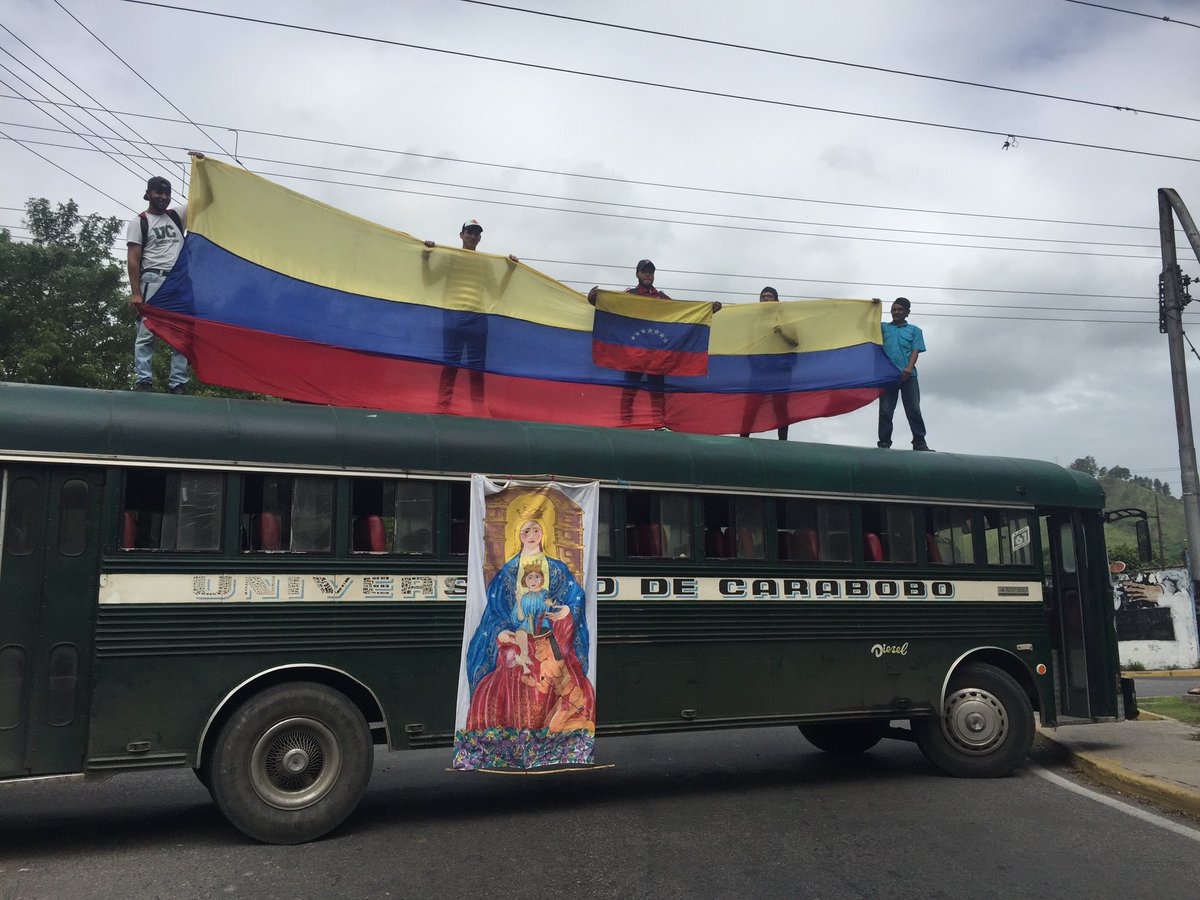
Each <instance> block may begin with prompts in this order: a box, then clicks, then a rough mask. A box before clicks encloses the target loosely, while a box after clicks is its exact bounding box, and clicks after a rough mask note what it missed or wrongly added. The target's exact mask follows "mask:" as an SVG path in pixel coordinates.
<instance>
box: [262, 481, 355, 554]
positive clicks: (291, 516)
mask: <svg viewBox="0 0 1200 900" xmlns="http://www.w3.org/2000/svg"><path fill="white" fill-rule="evenodd" d="M242 484H243V490H242V523H241V524H242V530H243V533H244V534H245V535H246V536H247V537H248V538H249V544H250V546H249V550H250V551H251V552H254V553H269V552H277V551H290V552H293V553H329V552H331V551H332V550H333V497H334V481H333V479H332V478H325V477H318V476H312V475H259V474H247V475H245V476H244V477H243V479H242Z"/></svg>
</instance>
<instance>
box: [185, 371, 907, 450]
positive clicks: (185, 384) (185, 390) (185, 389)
mask: <svg viewBox="0 0 1200 900" xmlns="http://www.w3.org/2000/svg"><path fill="white" fill-rule="evenodd" d="M167 393H168V394H186V393H187V385H186V384H173V385H171V386H170V387H169V388H167ZM925 449H927V450H928V449H929V448H928V447H926V448H925Z"/></svg>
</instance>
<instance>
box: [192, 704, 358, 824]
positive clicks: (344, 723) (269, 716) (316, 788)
mask: <svg viewBox="0 0 1200 900" xmlns="http://www.w3.org/2000/svg"><path fill="white" fill-rule="evenodd" d="M372 758H373V747H372V743H371V730H370V728H369V726H368V725H367V721H366V719H365V718H363V714H362V712H361V711H360V710H359V709H358V707H357V706H355V705H354V704H353V703H352V702H350V700H349V699H347V697H346V696H345V695H344V694H342V693H341V692H339V691H336V690H334V689H332V688H329V687H326V686H325V685H321V684H314V683H307V682H301V683H296V684H283V685H278V686H276V687H272V688H268V689H267V690H265V691H263V692H262V693H260V694H256V695H255V696H253V697H251V698H250V699H249V700H247V701H246V702H245V703H244V704H242V706H240V707H239V708H238V709H237V711H236V712H235V713H234V714H233V716H232V717H231V718H230V719H229V721H228V722H226V723H225V726H224V727H223V728H222V729H221V733H220V736H219V737H218V738H217V743H216V746H215V747H214V750H213V759H212V765H211V767H210V768H209V770H208V774H209V782H210V787H211V790H212V795H213V799H214V800H215V801H216V803H217V806H218V807H219V808H220V809H221V812H222V813H224V814H225V817H226V818H227V819H229V821H230V822H231V823H232V824H233V825H234V826H235V827H237V828H238V829H239V830H240V831H242V832H243V833H245V834H247V835H249V836H250V837H252V838H255V839H257V840H260V841H264V842H266V843H270V844H300V843H303V842H305V841H311V840H313V839H315V838H318V837H320V836H321V835H323V834H325V833H327V832H329V831H331V830H333V829H334V828H336V827H337V826H338V825H340V824H341V822H342V821H343V820H344V819H345V818H346V816H348V815H350V813H351V812H352V811H353V810H354V807H355V806H357V805H358V801H359V799H360V798H361V797H362V794H363V791H365V790H366V787H367V781H368V779H369V778H370V777H371V763H372Z"/></svg>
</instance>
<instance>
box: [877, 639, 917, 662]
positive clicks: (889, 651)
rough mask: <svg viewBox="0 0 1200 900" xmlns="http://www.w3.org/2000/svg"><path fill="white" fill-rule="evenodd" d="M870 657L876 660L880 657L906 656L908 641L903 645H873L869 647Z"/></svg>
mask: <svg viewBox="0 0 1200 900" xmlns="http://www.w3.org/2000/svg"><path fill="white" fill-rule="evenodd" d="M871 655H872V656H874V657H875V658H876V659H879V657H881V656H891V655H894V656H908V641H905V642H904V643H903V644H875V645H873V646H872V647H871Z"/></svg>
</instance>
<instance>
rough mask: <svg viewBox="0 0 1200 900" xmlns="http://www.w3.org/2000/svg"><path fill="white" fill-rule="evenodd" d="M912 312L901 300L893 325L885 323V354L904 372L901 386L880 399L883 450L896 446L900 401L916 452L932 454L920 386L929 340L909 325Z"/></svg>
mask: <svg viewBox="0 0 1200 900" xmlns="http://www.w3.org/2000/svg"><path fill="white" fill-rule="evenodd" d="M911 309H912V304H911V303H909V301H908V298H907V297H897V298H896V300H895V302H894V303H893V304H892V321H890V322H883V323H881V327H882V329H883V352H884V353H886V354H887V357H888V359H890V360H891V361H892V362H893V363H894V364H895V366H896V368H897V369H899V370H900V383H899V384H892V385H888V386H887V387H886V388H884V389H883V393H882V394H880V395H879V446H880V447H883V448H887V447H890V446H892V416H893V415H894V414H895V412H896V399H897V397H899V399H901V400H902V401H903V402H904V415H905V416H906V417H907V418H908V427H909V428H910V429H911V430H912V445H913V449H914V450H928V449H929V445H928V444H927V443H925V420H924V419H923V418H922V417H921V389H920V387H918V385H917V369H916V364H917V356H918V355H919V354H921V353H924V352H925V336H924V335H923V334H922V333H921V329H920V328H918V327H917V326H916V325H913V324H912V323H911V322H909V321H908V313H909V311H910V310H911Z"/></svg>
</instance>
